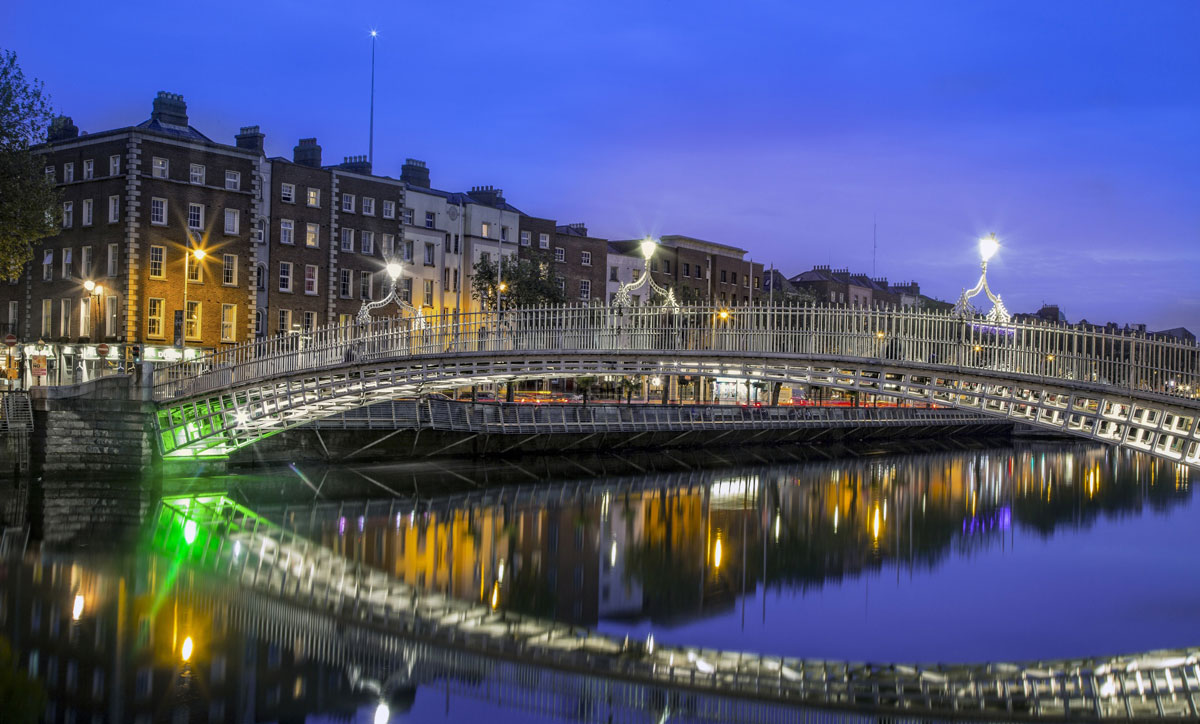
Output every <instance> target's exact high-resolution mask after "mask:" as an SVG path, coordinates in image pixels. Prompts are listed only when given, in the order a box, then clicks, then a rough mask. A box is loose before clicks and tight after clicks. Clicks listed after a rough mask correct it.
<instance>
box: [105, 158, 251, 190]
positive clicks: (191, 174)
mask: <svg viewBox="0 0 1200 724" xmlns="http://www.w3.org/2000/svg"><path fill="white" fill-rule="evenodd" d="M114 158H115V157H114ZM150 174H151V175H152V176H153V177H154V178H171V161H170V159H166V158H159V157H158V156H154V157H153V158H151V159H150ZM207 176H208V168H207V167H206V166H205V165H204V164H202V163H193V164H190V165H189V166H188V183H192V184H196V185H198V186H204V185H206V183H207ZM225 189H226V190H227V191H241V189H242V174H241V172H239V171H229V170H226V171H225Z"/></svg>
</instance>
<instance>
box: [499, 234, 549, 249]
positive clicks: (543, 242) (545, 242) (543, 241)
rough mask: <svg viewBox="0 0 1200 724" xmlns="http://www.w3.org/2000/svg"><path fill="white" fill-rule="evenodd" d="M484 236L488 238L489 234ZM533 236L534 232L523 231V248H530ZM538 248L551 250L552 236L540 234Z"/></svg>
mask: <svg viewBox="0 0 1200 724" xmlns="http://www.w3.org/2000/svg"><path fill="white" fill-rule="evenodd" d="M484 236H487V234H484ZM532 236H533V234H532V232H529V231H522V232H521V246H529V245H530V243H531V240H532ZM538 248H539V249H549V248H550V235H549V234H538Z"/></svg>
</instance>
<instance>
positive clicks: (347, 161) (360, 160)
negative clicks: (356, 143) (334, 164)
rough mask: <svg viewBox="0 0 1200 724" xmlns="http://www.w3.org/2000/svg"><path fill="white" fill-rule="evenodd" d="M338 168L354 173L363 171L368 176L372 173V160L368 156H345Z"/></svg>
mask: <svg viewBox="0 0 1200 724" xmlns="http://www.w3.org/2000/svg"><path fill="white" fill-rule="evenodd" d="M338 168H340V169H342V170H344V171H350V172H352V173H361V174H365V175H367V176H370V175H371V162H370V161H368V160H367V157H366V156H345V157H343V160H342V162H341V163H339V164H338Z"/></svg>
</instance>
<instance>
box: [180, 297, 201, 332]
mask: <svg viewBox="0 0 1200 724" xmlns="http://www.w3.org/2000/svg"><path fill="white" fill-rule="evenodd" d="M183 316H184V320H183V334H184V336H185V337H186V338H188V339H200V302H198V301H196V300H194V299H189V300H188V303H187V310H186V311H185V312H184V313H183Z"/></svg>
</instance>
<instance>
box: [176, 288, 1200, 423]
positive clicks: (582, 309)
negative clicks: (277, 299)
mask: <svg viewBox="0 0 1200 724" xmlns="http://www.w3.org/2000/svg"><path fill="white" fill-rule="evenodd" d="M539 352H545V353H549V352H579V353H648V354H686V353H696V352H708V353H718V354H721V355H750V356H759V355H767V356H780V357H786V356H805V357H828V358H830V359H838V358H843V359H846V358H854V359H871V360H884V361H888V362H895V363H914V364H921V365H929V366H930V367H931V368H934V369H936V368H938V367H943V368H955V369H959V370H963V369H968V370H978V371H980V372H985V373H1008V374H1013V375H1022V376H1034V377H1038V378H1045V379H1057V380H1063V381H1073V382H1080V383H1089V382H1090V383H1095V384H1096V385H1098V386H1108V387H1117V388H1121V389H1125V390H1129V391H1138V392H1146V393H1155V394H1158V395H1163V396H1167V397H1172V398H1177V399H1186V400H1193V401H1194V400H1195V399H1196V397H1197V395H1200V348H1198V347H1197V346H1196V345H1189V344H1186V343H1183V342H1179V341H1174V340H1167V339H1162V338H1156V337H1148V336H1146V335H1144V334H1140V333H1125V332H1122V333H1115V332H1108V331H1104V330H1101V329H1097V328H1091V327H1087V328H1085V327H1078V326H1071V325H1065V324H1055V323H1049V322H1045V323H1043V322H1013V323H1010V324H1005V325H1002V326H997V325H994V324H991V323H989V322H986V321H985V320H984V319H983V318H982V317H974V318H963V317H959V316H957V315H954V314H953V313H949V312H947V313H941V312H929V311H910V310H884V309H867V308H861V307H848V306H813V305H775V304H768V305H758V306H745V307H734V308H732V309H724V308H719V307H707V306H699V307H683V308H681V309H680V310H679V311H678V312H672V311H669V310H664V309H663V308H659V307H648V306H647V307H630V308H625V307H609V306H592V307H589V306H556V307H539V308H528V309H509V310H504V311H502V312H500V313H496V312H471V313H461V314H460V313H457V312H454V313H446V314H440V315H434V316H430V317H404V316H397V317H389V318H381V319H373V320H372V321H371V322H370V323H366V324H360V323H357V322H350V323H347V324H344V325H336V324H335V325H330V326H326V327H320V328H317V329H313V330H309V331H306V332H304V333H301V334H283V335H278V336H275V337H270V338H265V339H259V340H254V341H251V342H246V343H243V344H240V345H236V346H233V347H229V348H227V349H222V350H219V351H216V352H213V353H209V354H205V355H202V356H199V357H196V358H194V359H190V360H183V361H179V362H175V363H173V364H170V365H165V366H162V367H159V368H157V369H156V370H155V373H154V377H155V379H154V383H153V384H154V399H156V400H159V401H167V400H171V399H175V398H180V397H187V396H191V395H196V394H201V393H204V392H208V391H212V390H219V389H222V388H225V387H228V386H230V385H235V384H238V385H240V384H246V383H250V382H255V381H261V380H269V379H273V378H278V377H280V376H286V375H291V374H297V373H303V372H306V371H313V370H320V369H324V368H328V367H334V366H339V365H346V364H355V363H366V362H371V361H376V360H383V359H393V358H406V357H412V358H420V357H436V358H444V357H453V356H460V355H474V354H490V355H508V354H520V355H536V354H538V353H539Z"/></svg>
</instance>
